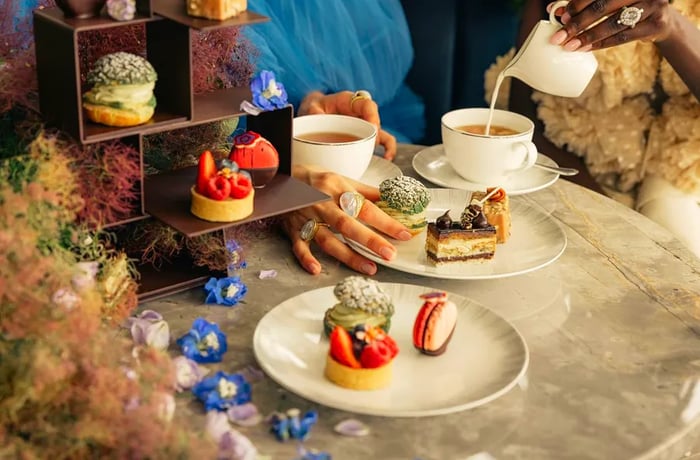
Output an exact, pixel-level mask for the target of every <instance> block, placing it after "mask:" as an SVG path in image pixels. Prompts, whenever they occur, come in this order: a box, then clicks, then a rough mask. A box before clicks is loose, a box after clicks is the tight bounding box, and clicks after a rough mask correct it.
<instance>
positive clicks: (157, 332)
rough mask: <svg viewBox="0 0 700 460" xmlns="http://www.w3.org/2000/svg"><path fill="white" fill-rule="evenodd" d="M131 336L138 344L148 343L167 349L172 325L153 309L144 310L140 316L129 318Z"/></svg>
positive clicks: (157, 347)
mask: <svg viewBox="0 0 700 460" xmlns="http://www.w3.org/2000/svg"><path fill="white" fill-rule="evenodd" d="M128 323H129V324H130V329H131V338H132V339H133V340H134V343H135V344H136V345H148V346H149V347H153V348H156V349H158V350H167V348H168V346H169V345H170V327H169V326H168V323H167V322H165V321H164V320H163V316H162V315H161V314H160V313H158V312H156V311H153V310H144V311H143V312H142V313H141V314H140V315H139V316H137V317H135V318H129V319H128Z"/></svg>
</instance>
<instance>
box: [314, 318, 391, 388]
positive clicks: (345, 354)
mask: <svg viewBox="0 0 700 460" xmlns="http://www.w3.org/2000/svg"><path fill="white" fill-rule="evenodd" d="M398 352H399V347H398V345H396V342H395V341H394V339H393V338H391V337H390V336H389V335H388V334H387V333H386V332H384V330H382V329H381V328H379V327H372V326H365V325H364V324H360V325H357V326H355V327H354V328H353V330H352V332H348V331H347V329H345V328H343V327H341V326H336V327H335V329H333V332H331V335H330V349H329V352H328V356H327V357H326V368H325V370H324V374H325V376H326V378H327V379H328V380H330V381H331V382H333V383H335V384H336V385H338V386H341V387H344V388H349V389H352V390H378V389H381V388H385V387H387V386H389V384H390V383H391V367H392V361H393V360H394V358H395V357H396V355H397V354H398Z"/></svg>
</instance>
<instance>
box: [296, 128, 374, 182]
mask: <svg viewBox="0 0 700 460" xmlns="http://www.w3.org/2000/svg"><path fill="white" fill-rule="evenodd" d="M376 138H377V128H376V127H375V126H374V125H373V124H372V123H369V122H367V121H365V120H362V119H361V118H356V117H350V116H346V115H335V114H317V115H304V116H301V117H296V118H294V122H293V136H292V166H294V165H298V164H303V165H309V166H318V167H320V168H322V169H324V170H326V171H331V172H334V173H337V174H342V175H343V176H346V177H349V178H351V179H359V178H360V177H362V175H363V174H364V173H365V171H366V170H367V167H368V166H369V164H370V161H371V160H372V155H373V154H374V147H375V141H376Z"/></svg>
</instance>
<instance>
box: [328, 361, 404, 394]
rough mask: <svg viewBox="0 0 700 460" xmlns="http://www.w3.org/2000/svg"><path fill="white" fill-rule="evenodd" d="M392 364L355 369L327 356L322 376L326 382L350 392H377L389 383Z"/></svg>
mask: <svg viewBox="0 0 700 460" xmlns="http://www.w3.org/2000/svg"><path fill="white" fill-rule="evenodd" d="M391 367H392V362H391V361H390V362H388V363H387V364H385V365H384V366H382V367H377V368H373V369H365V368H363V369H355V368H352V367H348V366H345V365H343V364H340V363H339V362H338V361H336V360H335V359H333V357H332V356H331V355H330V354H328V355H326V369H325V370H324V375H325V376H326V378H327V379H328V380H330V381H331V382H333V383H335V384H336V385H338V386H341V387H343V388H349V389H351V390H379V389H382V388H386V387H388V386H389V384H390V383H391V376H392V373H391Z"/></svg>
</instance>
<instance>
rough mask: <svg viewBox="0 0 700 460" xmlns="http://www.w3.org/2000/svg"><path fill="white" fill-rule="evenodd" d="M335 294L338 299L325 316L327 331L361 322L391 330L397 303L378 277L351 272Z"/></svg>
mask: <svg viewBox="0 0 700 460" xmlns="http://www.w3.org/2000/svg"><path fill="white" fill-rule="evenodd" d="M333 294H334V295H335V297H336V299H338V303H336V304H335V305H333V306H332V307H331V308H329V309H328V310H326V313H325V315H324V317H323V329H324V331H325V333H326V335H330V333H331V332H332V331H333V329H334V328H335V326H341V327H343V328H344V329H347V330H348V331H352V330H353V328H354V327H355V326H356V325H358V324H366V325H368V326H376V327H381V328H382V329H384V331H385V332H388V331H389V327H390V326H391V316H392V315H393V314H394V304H393V302H392V300H391V298H390V297H389V295H388V294H387V293H385V292H384V291H383V290H382V288H381V287H380V286H379V283H377V282H376V281H374V280H371V279H368V278H364V277H362V276H349V277H347V278H345V279H344V280H343V281H341V282H339V283H338V284H337V285H336V286H335V289H333Z"/></svg>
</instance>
